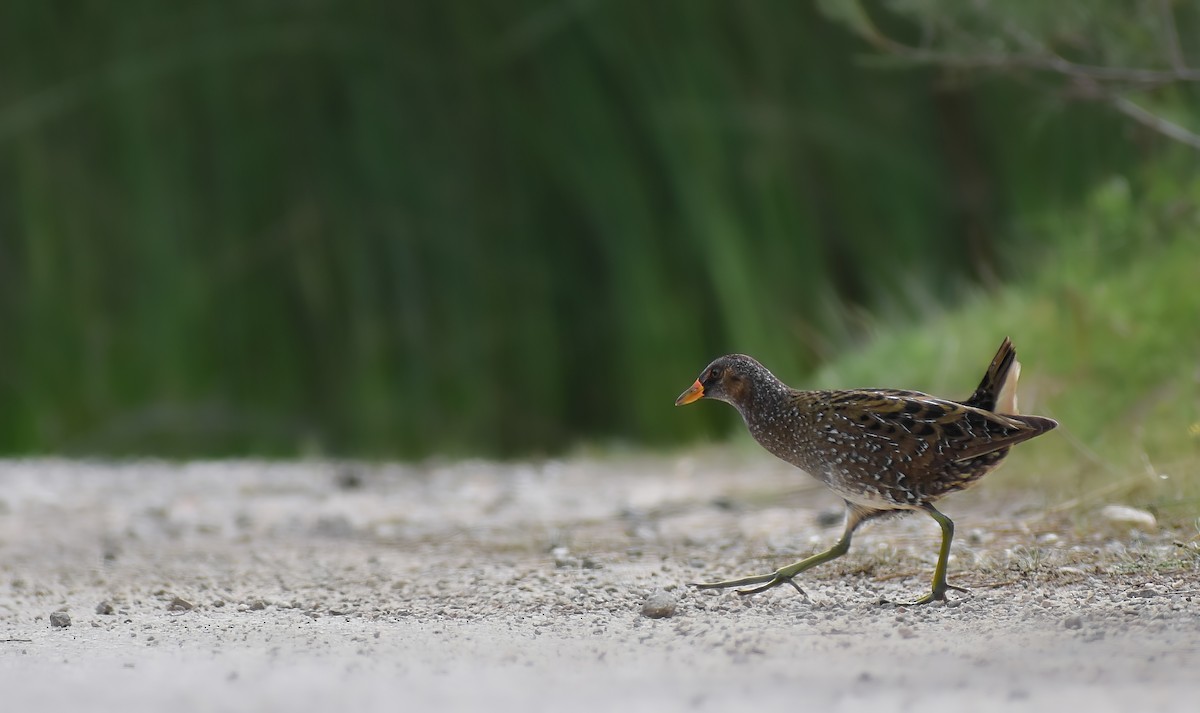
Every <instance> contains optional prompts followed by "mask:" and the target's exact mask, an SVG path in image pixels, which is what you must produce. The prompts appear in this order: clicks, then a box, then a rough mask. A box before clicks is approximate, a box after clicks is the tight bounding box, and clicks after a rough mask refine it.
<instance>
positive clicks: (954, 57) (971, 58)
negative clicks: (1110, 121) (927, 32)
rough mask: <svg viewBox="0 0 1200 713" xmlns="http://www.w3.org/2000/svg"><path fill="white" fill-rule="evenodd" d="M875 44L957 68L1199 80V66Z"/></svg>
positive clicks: (1142, 80)
mask: <svg viewBox="0 0 1200 713" xmlns="http://www.w3.org/2000/svg"><path fill="white" fill-rule="evenodd" d="M875 45H876V46H877V47H879V48H881V49H883V50H885V51H887V52H889V53H891V54H894V55H896V56H898V57H903V58H904V59H907V60H911V61H913V62H918V63H921V64H936V65H941V66H949V67H956V68H959V69H1032V70H1036V71H1043V72H1054V73H1056V74H1061V75H1063V76H1067V77H1082V78H1087V79H1096V80H1101V81H1109V82H1131V83H1135V84H1169V83H1171V82H1177V81H1185V82H1200V69H1190V68H1188V67H1183V68H1180V69H1171V70H1164V69H1137V68H1132V67H1101V66H1098V65H1094V64H1079V63H1077V62H1072V61H1070V60H1067V59H1064V58H1062V57H1060V56H1058V55H1028V54H986V55H963V54H955V53H952V52H939V51H936V50H926V49H921V48H918V47H912V46H909V45H906V44H904V43H902V42H896V41H895V40H893V39H891V38H889V37H877V38H876V39H875Z"/></svg>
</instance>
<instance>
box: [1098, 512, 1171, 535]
mask: <svg viewBox="0 0 1200 713" xmlns="http://www.w3.org/2000/svg"><path fill="white" fill-rule="evenodd" d="M1100 516H1101V517H1103V518H1104V519H1106V520H1108V521H1109V522H1111V523H1113V524H1115V525H1127V526H1129V527H1134V528H1137V529H1139V530H1142V531H1144V532H1154V531H1156V530H1157V529H1158V520H1157V519H1155V517H1154V514H1153V513H1151V512H1147V511H1146V510H1139V509H1137V508H1131V507H1129V506H1128V505H1105V506H1104V507H1103V508H1101V510H1100Z"/></svg>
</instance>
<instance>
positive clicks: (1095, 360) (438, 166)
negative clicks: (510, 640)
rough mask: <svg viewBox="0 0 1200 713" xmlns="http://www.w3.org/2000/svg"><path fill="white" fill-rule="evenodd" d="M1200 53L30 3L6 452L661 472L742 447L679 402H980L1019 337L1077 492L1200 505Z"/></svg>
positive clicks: (17, 160)
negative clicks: (606, 453)
mask: <svg viewBox="0 0 1200 713" xmlns="http://www.w3.org/2000/svg"><path fill="white" fill-rule="evenodd" d="M987 13H993V14H992V15H988V14H987ZM1177 38H1183V40H1182V41H1181V42H1179V43H1178V44H1176V43H1175V42H1174V39H1177ZM1198 38H1200V12H1198V11H1197V8H1196V6H1195V4H1194V3H1184V2H1154V1H1146V2H1115V1H1114V0H1104V1H1098V2H1082V1H1078V2H1062V3H1044V2H1030V1H1023V2H1013V3H1008V4H1005V7H1003V8H991V7H989V4H986V3H984V4H980V3H957V2H954V3H952V2H948V1H941V0H936V1H935V0H923V1H918V0H905V1H895V2H884V3H864V4H862V5H860V4H859V3H856V2H849V1H842V0H825V1H824V2H818V3H812V4H810V3H807V2H784V1H782V0H780V1H769V0H748V1H745V2H737V3H730V2H694V1H692V0H686V1H685V0H662V1H660V2H653V3H646V2H619V1H610V2H603V1H600V0H595V1H589V0H560V1H557V2H544V1H534V0H513V1H511V2H504V3H488V2H461V3H458V2H401V3H396V2H383V1H381V0H357V1H346V0H342V1H339V2H332V1H331V0H330V1H326V0H308V1H306V2H295V1H293V0H288V1H287V2H282V1H271V0H237V1H236V2H234V1H232V0H205V1H204V2H197V1H191V0H187V1H185V0H180V1H178V2H171V3H161V2H149V1H145V2H128V3H123V4H121V5H120V6H119V9H114V8H113V7H111V6H108V5H107V4H104V3H83V2H78V3H49V2H34V1H33V0H18V1H16V2H8V3H4V4H3V5H2V6H0V452H3V453H5V454H30V453H64V454H72V455H79V454H98V455H107V454H111V455H129V454H156V455H164V456H173V457H184V456H186V457H195V456H230V455H246V454H261V455H276V456H288V455H296V454H311V453H318V454H326V455H334V456H356V457H403V458H413V457H425V456H429V455H431V454H448V455H451V456H460V455H486V456H506V457H530V456H535V457H536V456H540V455H546V454H554V453H559V452H562V451H563V450H564V449H570V448H572V447H576V446H578V445H579V444H581V443H582V444H613V443H632V444H636V445H638V446H639V447H643V446H649V447H657V446H664V445H668V444H679V443H686V442H689V441H691V440H694V439H696V438H699V437H707V436H712V435H716V434H721V433H726V432H731V431H732V430H733V428H734V427H735V425H736V424H735V419H736V415H734V414H733V412H732V411H731V410H728V409H717V408H711V409H708V408H696V410H694V411H692V410H689V411H686V412H685V411H676V410H674V409H673V406H672V401H673V399H674V397H675V396H676V395H677V393H678V392H679V391H680V390H682V389H683V388H684V387H686V386H687V385H688V384H689V383H691V381H692V379H693V378H694V377H695V375H696V374H697V373H698V372H699V370H700V369H701V368H702V367H703V366H704V365H705V364H706V363H707V362H708V361H709V360H710V359H711V358H712V357H714V356H717V355H719V354H721V353H725V352H728V351H741V352H747V353H751V354H754V355H756V356H757V357H759V359H760V360H762V361H763V362H765V363H766V364H768V366H770V367H771V368H772V369H773V370H774V371H775V372H776V373H777V374H779V375H780V376H782V377H784V378H785V380H787V381H789V382H790V383H792V384H793V385H797V386H801V385H811V384H825V385H857V386H862V385H889V386H904V387H917V388H927V389H932V390H937V391H938V392H939V393H946V394H947V395H964V396H965V395H966V393H968V392H969V391H970V389H971V388H972V387H973V386H974V384H975V382H976V380H977V379H978V376H979V374H980V373H981V372H982V369H983V368H984V366H985V365H986V364H987V361H988V359H989V358H990V356H991V354H992V353H993V351H994V350H995V348H996V346H997V344H998V343H999V341H1000V340H1001V339H1002V338H1003V337H1004V336H1005V335H1006V334H1010V335H1011V336H1012V337H1013V338H1014V340H1015V342H1016V344H1017V346H1018V348H1019V349H1020V351H1021V355H1022V359H1023V361H1024V362H1025V365H1026V369H1025V373H1024V377H1023V384H1026V387H1027V389H1028V394H1030V396H1029V397H1028V398H1027V403H1029V404H1030V406H1032V407H1033V408H1032V410H1034V411H1037V412H1041V413H1047V414H1048V415H1053V416H1056V417H1058V418H1060V419H1061V420H1063V423H1064V429H1063V431H1062V433H1063V434H1064V435H1061V436H1060V437H1057V440H1056V441H1055V444H1056V445H1050V446H1047V448H1048V449H1049V451H1048V452H1050V453H1051V456H1048V457H1049V458H1050V459H1051V461H1052V462H1054V463H1057V464H1058V465H1056V466H1055V467H1056V468H1058V469H1060V470H1062V471H1063V472H1065V473H1066V474H1067V475H1068V476H1069V477H1068V480H1069V479H1070V478H1071V477H1074V478H1077V479H1085V478H1087V477H1091V476H1092V475H1094V472H1095V471H1103V470H1106V469H1107V470H1109V471H1112V472H1111V473H1110V475H1111V476H1112V477H1111V478H1110V480H1112V481H1113V482H1124V481H1123V479H1124V478H1126V477H1127V476H1129V474H1130V473H1133V474H1134V475H1136V476H1137V477H1141V476H1142V475H1144V473H1143V472H1142V471H1143V470H1145V469H1147V468H1148V469H1149V470H1147V471H1146V472H1147V473H1149V476H1147V477H1150V478H1153V477H1158V476H1161V475H1163V473H1160V472H1159V471H1160V470H1161V469H1162V468H1164V467H1166V466H1162V465H1161V463H1164V462H1165V463H1168V464H1171V466H1170V467H1171V468H1173V469H1174V471H1173V472H1174V473H1175V478H1176V481H1180V480H1182V481H1184V482H1195V480H1196V478H1197V473H1196V464H1197V462H1200V425H1198V424H1200V388H1198V383H1200V362H1198V355H1200V297H1198V295H1200V289H1197V284H1196V283H1197V282H1198V281H1200V207H1198V201H1200V171H1198V170H1197V169H1198V168H1200V152H1198V151H1197V149H1196V148H1195V147H1193V146H1189V145H1188V141H1187V136H1188V135H1189V134H1190V132H1193V131H1200V118H1198V115H1197V109H1200V101H1198V100H1200V92H1198V91H1197V86H1196V81H1195V80H1196V79H1197V78H1198V77H1196V76H1193V74H1192V70H1191V69H1190V67H1191V66H1196V67H1200V39H1198ZM1054 58H1058V59H1061V60H1062V61H1063V62H1068V66H1067V67H1066V69H1064V65H1061V64H1056V63H1055V61H1054ZM1063 58H1066V59H1063ZM1074 67H1081V68H1084V69H1081V70H1077V69H1074ZM1089 67H1100V68H1101V69H1104V68H1107V70H1106V71H1107V73H1106V71H1100V72H1094V71H1092V70H1091V69H1087V68H1089ZM1114 68H1116V69H1115V70H1114ZM1133 70H1137V71H1145V72H1149V74H1146V75H1141V74H1136V73H1133ZM1131 102H1134V103H1135V104H1131ZM1130 106H1135V107H1140V108H1142V109H1143V110H1145V111H1146V112H1147V113H1148V114H1149V115H1150V116H1151V118H1150V119H1149V120H1141V119H1138V117H1136V116H1134V114H1136V108H1135V109H1130ZM1143 119H1144V117H1143ZM1155 121H1159V122H1167V123H1160V124H1159V125H1157V126H1155V124H1154V122H1155ZM1170 127H1175V128H1177V129H1181V130H1182V131H1183V134H1182V135H1179V134H1178V132H1176V135H1174V136H1172V130H1171V129H1170ZM1164 129H1165V130H1164ZM1191 135H1193V136H1194V134H1191ZM1181 136H1182V140H1181ZM1055 453H1057V455H1054V454H1055ZM1055 458H1057V460H1055ZM1068 464H1069V465H1068ZM1147 464H1149V465H1147ZM1139 482H1140V481H1139ZM1190 492H1192V491H1187V489H1186V488H1184V489H1183V490H1181V491H1180V493H1184V494H1186V493H1190Z"/></svg>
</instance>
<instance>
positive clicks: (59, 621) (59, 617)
mask: <svg viewBox="0 0 1200 713" xmlns="http://www.w3.org/2000/svg"><path fill="white" fill-rule="evenodd" d="M70 625H71V615H70V614H68V613H66V612H65V611H56V612H52V613H51V614H50V626H53V627H54V628H56V629H65V628H67V627H68V626H70Z"/></svg>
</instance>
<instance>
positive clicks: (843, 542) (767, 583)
mask: <svg viewBox="0 0 1200 713" xmlns="http://www.w3.org/2000/svg"><path fill="white" fill-rule="evenodd" d="M870 514H871V511H864V510H861V509H859V508H857V507H854V506H852V505H850V504H849V503H847V504H846V528H845V530H843V531H842V538H841V539H840V540H838V541H837V544H835V545H834V546H833V547H830V548H829V549H827V550H825V551H824V552H819V553H817V554H815V555H813V556H812V557H807V558H805V559H802V560H800V561H799V562H795V563H793V564H789V565H788V566H786V567H780V568H779V569H777V570H775V571H774V572H771V573H769V574H759V575H755V576H753V577H742V578H741V579H728V580H725V581H724V582H706V583H702V584H701V583H695V584H693V585H692V586H694V587H696V588H698V589H728V588H730V587H745V586H748V585H752V584H761V585H762V586H761V587H754V588H753V589H739V590H738V594H757V593H759V592H765V591H767V590H768V589H771V588H773V587H778V586H779V585H781V584H785V583H786V584H790V585H792V586H793V587H795V588H796V591H797V592H800V593H801V594H804V595H805V596H808V595H807V594H805V592H804V590H803V589H801V588H800V585H798V584H796V583H795V582H793V581H792V578H793V577H795V576H796V575H798V574H800V573H801V572H803V571H805V570H808V569H812V568H813V567H816V566H817V565H819V564H824V563H826V562H828V561H829V560H832V559H837V558H838V557H841V556H842V555H844V554H846V552H848V551H849V550H850V538H851V536H852V535H853V534H854V529H855V528H857V527H858V526H859V525H860V524H861V523H862V521H863V520H865V519H866V518H867V517H869V516H870Z"/></svg>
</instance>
